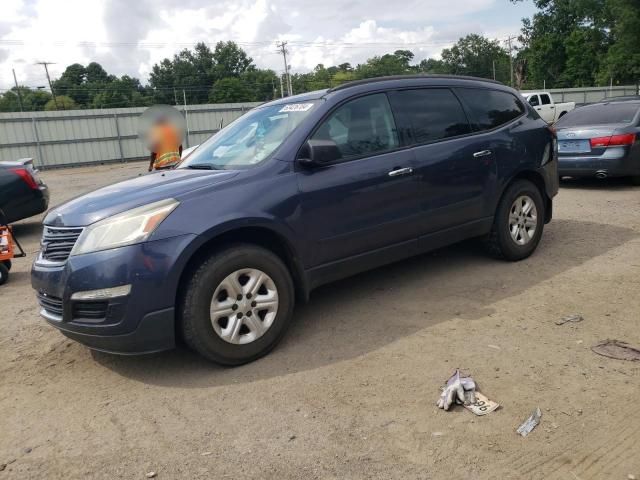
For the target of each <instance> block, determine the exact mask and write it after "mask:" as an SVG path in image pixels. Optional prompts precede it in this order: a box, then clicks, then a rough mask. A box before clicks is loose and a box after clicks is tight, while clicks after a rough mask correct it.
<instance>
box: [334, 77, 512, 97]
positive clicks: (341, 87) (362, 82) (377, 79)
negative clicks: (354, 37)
mask: <svg viewBox="0 0 640 480" xmlns="http://www.w3.org/2000/svg"><path fill="white" fill-rule="evenodd" d="M431 79H446V80H473V81H478V82H486V83H493V84H497V85H504V84H503V83H502V82H498V81H497V80H491V79H488V78H480V77H467V76H464V75H428V74H420V75H390V76H386V77H374V78H364V79H362V80H354V81H352V82H346V83H343V84H342V85H338V86H337V87H333V88H330V89H329V90H328V91H327V92H328V93H330V92H336V91H340V90H345V89H347V88H351V87H357V86H360V85H367V84H370V83H378V82H388V81H392V80H431Z"/></svg>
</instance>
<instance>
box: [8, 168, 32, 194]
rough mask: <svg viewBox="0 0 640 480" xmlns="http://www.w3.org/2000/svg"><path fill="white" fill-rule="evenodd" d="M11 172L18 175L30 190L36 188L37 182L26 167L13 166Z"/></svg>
mask: <svg viewBox="0 0 640 480" xmlns="http://www.w3.org/2000/svg"><path fill="white" fill-rule="evenodd" d="M12 171H13V173H15V174H16V175H18V176H19V177H20V178H22V180H24V182H25V183H26V184H27V185H28V186H29V188H30V189H31V190H38V183H37V182H36V180H35V179H34V178H33V176H32V175H31V173H30V172H29V170H27V169H26V168H14V169H12Z"/></svg>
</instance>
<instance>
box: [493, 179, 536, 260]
mask: <svg viewBox="0 0 640 480" xmlns="http://www.w3.org/2000/svg"><path fill="white" fill-rule="evenodd" d="M521 196H528V197H529V198H531V200H533V203H534V205H535V207H536V211H537V218H536V229H535V232H534V234H533V237H532V238H531V239H530V240H529V241H528V243H526V244H524V245H519V244H518V243H516V241H515V240H514V239H513V238H512V237H511V233H510V231H509V213H510V210H511V207H512V205H513V203H514V202H515V201H516V199H517V198H518V197H521ZM544 219H545V203H544V202H543V200H542V194H541V193H540V190H539V189H538V187H536V186H535V185H534V184H533V183H532V182H530V181H528V180H517V181H515V182H514V183H512V184H511V185H510V186H509V187H508V188H507V190H506V191H505V193H504V195H503V196H502V199H501V200H500V203H499V204H498V209H497V210H496V215H495V218H494V221H493V227H492V228H491V233H489V235H488V236H487V237H486V239H485V244H486V246H487V249H488V250H489V252H490V253H491V254H492V255H493V256H495V257H496V258H501V259H504V260H509V261H512V262H517V261H519V260H523V259H525V258H527V257H529V256H530V255H531V254H532V253H533V252H534V251H535V249H536V248H537V246H538V243H540V238H541V237H542V231H543V229H544Z"/></svg>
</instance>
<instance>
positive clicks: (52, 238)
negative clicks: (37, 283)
mask: <svg viewBox="0 0 640 480" xmlns="http://www.w3.org/2000/svg"><path fill="white" fill-rule="evenodd" d="M82 230H83V229H82V228H81V227H48V226H46V225H45V227H44V232H43V234H42V242H41V244H40V246H41V253H42V258H43V259H44V260H48V261H50V262H58V263H62V262H64V261H66V260H67V258H69V254H70V253H71V250H72V249H73V246H74V245H75V244H76V241H77V240H78V237H79V236H80V234H81V233H82Z"/></svg>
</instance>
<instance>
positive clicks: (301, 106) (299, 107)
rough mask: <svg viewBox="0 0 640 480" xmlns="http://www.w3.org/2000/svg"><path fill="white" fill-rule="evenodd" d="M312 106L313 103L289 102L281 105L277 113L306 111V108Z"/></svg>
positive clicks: (309, 108) (308, 108)
mask: <svg viewBox="0 0 640 480" xmlns="http://www.w3.org/2000/svg"><path fill="white" fill-rule="evenodd" d="M311 107H313V103H290V104H288V105H285V106H284V107H282V108H281V109H280V110H279V111H278V113H281V112H306V111H307V110H311Z"/></svg>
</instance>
